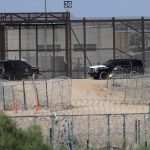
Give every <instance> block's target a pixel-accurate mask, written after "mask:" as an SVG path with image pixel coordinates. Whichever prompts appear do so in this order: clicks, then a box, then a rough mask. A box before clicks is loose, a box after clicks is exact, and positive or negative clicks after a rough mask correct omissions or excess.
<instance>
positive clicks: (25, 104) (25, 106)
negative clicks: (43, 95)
mask: <svg viewBox="0 0 150 150" xmlns="http://www.w3.org/2000/svg"><path fill="white" fill-rule="evenodd" d="M22 85H23V99H24V109H25V110H27V103H26V93H25V85H24V80H23V81H22Z"/></svg>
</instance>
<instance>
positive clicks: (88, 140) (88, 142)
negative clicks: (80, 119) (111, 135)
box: [87, 115, 90, 150]
mask: <svg viewBox="0 0 150 150" xmlns="http://www.w3.org/2000/svg"><path fill="white" fill-rule="evenodd" d="M89 129H90V116H89V115H88V137H87V150H89V144H90V134H89Z"/></svg>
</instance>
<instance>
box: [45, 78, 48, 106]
mask: <svg viewBox="0 0 150 150" xmlns="http://www.w3.org/2000/svg"><path fill="white" fill-rule="evenodd" d="M45 88H46V105H47V108H48V91H47V80H45Z"/></svg>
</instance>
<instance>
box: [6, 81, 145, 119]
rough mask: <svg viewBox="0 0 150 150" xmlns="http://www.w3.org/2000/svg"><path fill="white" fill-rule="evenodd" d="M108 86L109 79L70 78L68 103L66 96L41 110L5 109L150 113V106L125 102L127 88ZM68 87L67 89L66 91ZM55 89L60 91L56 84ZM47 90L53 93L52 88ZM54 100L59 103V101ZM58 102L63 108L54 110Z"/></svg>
mask: <svg viewBox="0 0 150 150" xmlns="http://www.w3.org/2000/svg"><path fill="white" fill-rule="evenodd" d="M15 84H16V83H15ZM122 84H123V83H122ZM109 86H110V82H108V81H107V80H93V79H72V80H71V79H70V87H69V94H68V93H65V92H68V87H66V86H65V87H62V89H63V91H65V92H64V93H63V95H62V97H65V96H66V97H67V99H68V101H67V102H66V101H65V102H63V101H62V99H66V97H65V98H61V100H60V101H59V103H58V104H56V105H54V106H53V109H51V106H52V105H51V103H50V104H49V106H50V107H49V108H42V107H40V106H39V107H38V111H36V110H35V107H33V109H30V110H26V111H25V110H19V109H18V110H17V112H14V111H6V113H7V114H8V115H15V116H16V115H45V114H46V115H51V113H52V112H56V113H57V114H60V115H62V114H65V115H82V114H108V113H110V114H119V113H148V105H141V104H124V103H123V102H124V99H125V91H124V90H122V88H121V87H119V88H117V89H115V90H114V89H112V88H110V87H109ZM65 88H67V89H66V90H65ZM28 90H29V89H28ZM51 90H52V89H51ZM29 91H30V92H31V94H30V95H33V91H32V90H29ZM53 91H54V92H55V91H57V92H58V90H57V88H55V87H54V89H53ZM48 92H49V93H51V91H50V90H49V91H48ZM51 97H52V96H51ZM56 97H58V95H56ZM58 99H59V98H58ZM54 101H55V102H56V100H54ZM58 105H61V106H62V107H61V108H60V109H55V108H56V107H57V106H58ZM55 106H56V107H55Z"/></svg>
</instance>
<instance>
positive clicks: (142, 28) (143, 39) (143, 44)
mask: <svg viewBox="0 0 150 150" xmlns="http://www.w3.org/2000/svg"><path fill="white" fill-rule="evenodd" d="M141 25H142V27H141V30H142V60H143V62H144V64H145V34H144V17H142V18H141Z"/></svg>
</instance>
